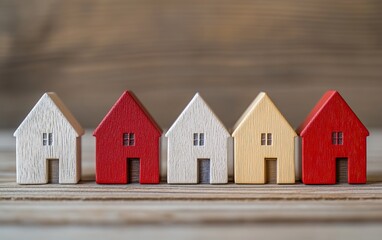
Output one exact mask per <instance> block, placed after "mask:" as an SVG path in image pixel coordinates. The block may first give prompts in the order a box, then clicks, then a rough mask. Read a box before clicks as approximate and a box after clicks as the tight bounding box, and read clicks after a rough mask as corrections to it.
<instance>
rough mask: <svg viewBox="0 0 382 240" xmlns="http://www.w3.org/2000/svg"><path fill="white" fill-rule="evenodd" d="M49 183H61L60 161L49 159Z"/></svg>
mask: <svg viewBox="0 0 382 240" xmlns="http://www.w3.org/2000/svg"><path fill="white" fill-rule="evenodd" d="M47 162H48V183H59V176H60V173H59V162H58V159H48V160H47Z"/></svg>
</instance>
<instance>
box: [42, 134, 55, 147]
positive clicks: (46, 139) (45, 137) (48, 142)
mask: <svg viewBox="0 0 382 240" xmlns="http://www.w3.org/2000/svg"><path fill="white" fill-rule="evenodd" d="M42 145H43V146H52V145H53V134H52V133H43V134H42Z"/></svg>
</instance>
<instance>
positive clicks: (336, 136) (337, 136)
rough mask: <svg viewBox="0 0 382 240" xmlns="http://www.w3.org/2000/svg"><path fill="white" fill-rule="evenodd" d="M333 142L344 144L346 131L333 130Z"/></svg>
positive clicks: (334, 143)
mask: <svg viewBox="0 0 382 240" xmlns="http://www.w3.org/2000/svg"><path fill="white" fill-rule="evenodd" d="M332 144H333V145H343V144H344V133H343V132H332Z"/></svg>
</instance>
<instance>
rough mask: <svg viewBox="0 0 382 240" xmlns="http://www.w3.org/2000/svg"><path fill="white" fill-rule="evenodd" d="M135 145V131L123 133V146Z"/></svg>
mask: <svg viewBox="0 0 382 240" xmlns="http://www.w3.org/2000/svg"><path fill="white" fill-rule="evenodd" d="M134 145H135V134H134V133H124V134H123V146H134Z"/></svg>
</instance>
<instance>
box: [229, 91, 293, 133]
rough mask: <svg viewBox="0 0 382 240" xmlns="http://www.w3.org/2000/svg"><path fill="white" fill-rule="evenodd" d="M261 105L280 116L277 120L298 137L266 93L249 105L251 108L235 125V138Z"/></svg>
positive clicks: (261, 93)
mask: <svg viewBox="0 0 382 240" xmlns="http://www.w3.org/2000/svg"><path fill="white" fill-rule="evenodd" d="M261 103H264V104H266V106H267V107H268V108H269V109H270V110H271V111H273V112H274V113H276V114H277V115H278V118H277V120H279V121H283V122H284V123H285V126H287V127H288V128H289V130H290V132H291V133H292V134H293V135H297V134H296V132H295V131H294V129H293V128H292V127H291V126H290V124H289V123H288V121H287V120H286V119H285V118H284V116H283V115H282V114H281V113H280V111H279V110H278V108H277V107H276V105H275V104H274V103H273V101H272V100H271V99H270V97H269V96H268V95H267V94H266V93H265V92H260V93H259V95H257V97H256V98H255V99H254V100H253V101H252V103H251V104H250V105H249V107H248V108H247V109H246V110H245V112H244V113H243V114H242V115H241V117H240V118H239V120H238V121H237V122H236V124H235V125H234V132H233V133H232V135H233V136H235V135H236V134H237V133H238V131H239V130H240V128H241V127H242V126H243V125H244V124H245V122H247V121H248V120H249V119H250V116H251V113H253V112H254V111H255V109H256V108H257V107H259V105H260V104H261Z"/></svg>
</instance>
